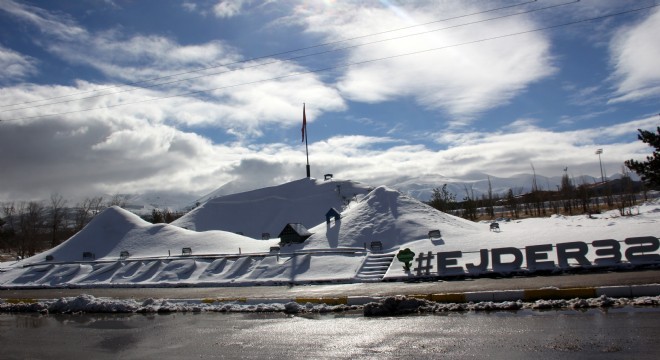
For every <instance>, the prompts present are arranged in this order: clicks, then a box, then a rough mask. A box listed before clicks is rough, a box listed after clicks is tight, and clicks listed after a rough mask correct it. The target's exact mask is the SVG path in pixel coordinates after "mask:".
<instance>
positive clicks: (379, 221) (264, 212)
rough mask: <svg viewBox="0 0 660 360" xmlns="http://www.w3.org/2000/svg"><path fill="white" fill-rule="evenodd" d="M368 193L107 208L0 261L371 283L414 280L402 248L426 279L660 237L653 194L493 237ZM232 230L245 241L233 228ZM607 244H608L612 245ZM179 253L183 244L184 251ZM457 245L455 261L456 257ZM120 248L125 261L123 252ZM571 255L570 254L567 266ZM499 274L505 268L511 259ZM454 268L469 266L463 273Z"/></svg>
mask: <svg viewBox="0 0 660 360" xmlns="http://www.w3.org/2000/svg"><path fill="white" fill-rule="evenodd" d="M369 189H370V188H369V187H368V186H365V185H362V184H358V183H354V182H349V181H336V180H332V181H319V180H315V179H302V180H297V181H293V182H291V183H287V184H284V185H280V186H275V187H271V188H265V189H260V190H254V191H250V192H246V193H241V194H234V195H229V196H225V197H220V198H215V199H211V200H210V201H209V202H207V203H206V204H203V205H202V206H200V207H198V208H197V209H195V210H193V211H192V212H191V213H189V214H187V215H186V216H185V217H183V218H181V219H180V220H179V221H178V222H177V225H179V226H175V225H165V224H156V225H154V224H150V223H147V222H145V221H143V220H141V219H140V218H139V217H137V216H135V215H133V214H131V213H130V212H128V211H125V210H123V209H121V208H118V207H112V208H109V209H107V210H106V211H104V212H103V213H101V214H99V215H97V216H96V217H95V218H94V220H93V221H92V222H90V224H89V225H87V226H86V227H85V228H84V229H83V230H82V231H80V232H79V233H78V234H76V235H74V236H73V237H71V238H70V239H69V240H67V241H65V242H64V243H62V244H61V245H59V246H58V247H56V248H53V249H51V250H48V251H46V252H44V253H41V254H38V255H36V256H33V257H31V258H28V259H25V260H23V261H20V262H17V263H4V264H1V265H0V286H1V287H5V288H12V287H53V286H55V287H62V286H74V287H135V286H140V287H141V286H195V285H197V286H229V285H253V284H289V283H310V282H319V281H322V282H354V281H362V280H363V279H365V277H364V276H363V275H365V274H366V273H369V274H370V276H372V277H371V279H374V276H375V277H376V279H382V278H383V277H385V278H390V279H400V278H408V277H409V276H414V275H415V274H414V271H413V272H412V273H407V272H405V271H404V270H403V268H402V266H401V263H400V262H399V261H398V260H397V259H396V258H395V257H394V255H395V254H396V253H397V252H398V251H399V250H400V249H404V248H409V249H411V250H412V251H414V252H415V253H416V254H418V259H419V258H420V255H421V254H427V253H429V252H430V253H431V254H432V256H433V257H434V259H433V261H429V262H427V263H424V262H422V261H420V262H417V261H415V264H413V267H415V266H419V265H420V264H422V265H423V264H427V265H428V270H430V272H429V274H430V275H434V274H439V273H438V272H439V271H440V269H439V268H440V265H441V264H440V262H438V261H437V258H439V257H440V256H441V255H442V254H450V255H451V256H449V257H448V259H449V262H448V263H447V264H448V265H451V266H450V267H453V269H454V271H456V269H457V268H458V269H464V268H465V267H466V265H467V264H480V263H481V262H482V258H481V256H482V255H483V254H484V250H485V254H486V255H487V260H488V261H489V264H488V266H486V267H484V268H481V269H477V271H476V272H475V271H470V272H469V273H470V274H471V275H479V274H480V273H485V272H492V271H501V270H502V269H501V268H497V269H496V268H495V265H494V262H495V258H496V256H495V255H494V253H495V252H496V249H504V255H501V256H500V258H499V260H500V262H504V263H505V265H507V266H509V268H510V269H509V270H511V271H513V270H516V266H512V265H510V264H511V263H513V262H515V261H516V258H515V255H511V253H510V252H511V251H512V250H515V251H519V252H520V256H525V257H526V259H524V260H525V262H522V258H521V259H519V260H521V265H522V268H525V266H527V265H528V264H529V262H530V259H529V258H530V254H529V253H528V252H527V251H526V249H528V248H529V247H532V246H535V245H548V246H550V250H544V251H537V253H532V255H534V256H537V257H538V259H537V260H538V261H541V262H544V261H545V262H546V263H547V262H551V263H552V264H553V265H552V267H553V268H557V267H558V265H557V264H559V260H558V255H557V252H558V250H557V246H556V245H557V244H563V243H576V242H584V243H588V244H591V243H592V242H593V241H594V240H604V239H614V240H616V244H615V245H616V246H618V247H619V248H618V249H616V251H618V253H617V254H619V257H620V258H621V261H620V263H622V264H623V265H625V266H628V265H629V264H628V263H627V258H626V256H628V254H627V250H630V248H631V246H633V247H634V246H635V245H630V244H626V243H622V241H623V240H624V239H627V238H631V237H650V238H648V239H651V240H653V239H655V242H656V243H657V238H658V237H659V236H660V231H659V229H660V226H658V222H659V221H660V205H658V202H657V201H656V202H655V203H648V204H644V205H641V206H639V207H638V208H637V209H635V210H634V211H633V213H635V214H637V213H638V215H635V216H627V217H621V216H618V212H617V211H610V212H607V213H604V214H600V215H594V216H593V218H590V217H588V216H585V215H579V216H571V217H565V216H556V215H554V216H551V217H546V218H533V219H525V220H514V221H511V222H501V223H500V227H501V229H500V230H501V231H499V232H496V231H490V230H489V224H488V223H473V222H470V221H467V220H464V219H461V218H458V217H455V216H452V215H449V214H445V213H442V212H439V211H437V210H435V209H433V208H431V207H429V206H427V205H425V204H423V203H420V202H419V201H417V200H415V199H413V198H410V197H408V196H405V195H403V194H401V193H399V192H397V191H395V190H392V189H389V188H387V187H378V188H376V189H373V190H372V191H370V192H369ZM332 207H335V208H336V209H338V210H340V211H342V210H343V211H342V214H341V219H339V220H337V221H335V220H332V221H331V222H330V223H326V222H325V216H324V215H325V213H326V212H327V211H328V210H329V209H330V208H332ZM292 222H301V223H303V224H305V225H307V224H313V225H307V226H308V228H309V230H310V232H311V233H313V235H312V236H311V237H309V238H308V239H307V240H306V241H305V242H304V243H302V244H293V245H286V246H282V247H281V249H280V250H279V251H276V249H271V248H273V247H276V246H277V245H278V243H279V239H270V240H258V239H261V234H262V233H263V232H269V233H270V234H271V235H273V234H274V236H277V234H279V232H280V231H281V230H282V228H284V226H285V225H286V224H287V223H292ZM183 227H187V228H188V229H190V230H188V229H184V228H183ZM193 229H195V230H193ZM203 229H213V230H208V231H203ZM239 230H240V231H241V232H243V233H245V234H246V235H250V236H243V235H239V234H236V233H234V232H236V231H239ZM432 230H439V231H440V232H441V233H442V236H441V238H432V239H431V238H429V237H428V234H429V231H432ZM374 241H378V242H380V243H381V244H382V249H375V248H372V247H371V244H372V242H374ZM617 244H618V245H617ZM589 246H591V247H589V249H588V253H585V254H584V257H585V259H586V260H588V261H589V262H590V263H594V262H595V260H596V259H597V258H599V257H601V258H602V257H603V256H613V255H612V251H611V250H612V249H609V248H608V247H607V246H605V247H600V248H598V247H594V246H593V244H591V245H589ZM608 246H613V245H611V242H610V243H609V245H608ZM637 246H638V248H637V250H639V249H640V248H639V245H637ZM644 246H647V245H644ZM584 247H587V245H584ZM184 248H189V249H190V252H189V253H188V252H186V251H184ZM516 249H518V250H516ZM608 249H609V250H610V251H609V253H608V252H607V251H608ZM271 250H274V251H271ZM480 250H481V252H480ZM569 250H570V251H569V252H571V251H575V249H569ZM633 250H634V249H633ZM644 250H645V251H646V253H645V254H646V255H649V254H650V255H651V256H652V257H655V258H658V257H660V255H658V247H657V246H655V248H653V244H652V241H651V243H650V245H648V246H647V247H646V248H645V249H644ZM458 251H460V252H461V253H460V256H456V253H455V252H458ZM603 251H605V253H603ZM122 252H124V254H125V255H127V256H123V257H122V256H121V255H122ZM452 252H454V253H452ZM85 253H87V254H85ZM624 253H625V254H626V256H623V254H624ZM84 255H87V256H84ZM382 255H389V257H386V258H385V259H386V260H385V261H386V263H385V265H384V266H383V265H379V266H375V265H373V263H372V260H374V259H381V260H379V261H382V258H379V256H382ZM655 258H654V259H655ZM645 259H646V258H645ZM647 260H648V259H647ZM652 260H653V259H652ZM451 261H453V263H451ZM645 261H646V260H645ZM653 261H654V262H655V263H660V261H657V260H653ZM574 262H575V259H572V260H571V263H574ZM617 263H618V262H617ZM447 264H445V265H447ZM571 265H573V264H571ZM614 265H617V264H614ZM499 266H500V267H501V264H499ZM420 267H421V266H420ZM520 267H521V266H520V265H519V266H518V269H520ZM373 268H379V270H374V269H373ZM504 270H507V268H506V266H505V268H504ZM374 272H375V275H374ZM460 273H461V274H463V273H468V271H463V270H460Z"/></svg>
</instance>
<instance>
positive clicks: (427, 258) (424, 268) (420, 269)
mask: <svg viewBox="0 0 660 360" xmlns="http://www.w3.org/2000/svg"><path fill="white" fill-rule="evenodd" d="M415 260H417V267H416V268H415V269H413V270H415V271H417V276H422V275H429V274H430V273H431V269H433V265H432V263H431V260H433V252H432V251H429V252H428V254H427V255H424V253H419V256H418V257H417V259H415Z"/></svg>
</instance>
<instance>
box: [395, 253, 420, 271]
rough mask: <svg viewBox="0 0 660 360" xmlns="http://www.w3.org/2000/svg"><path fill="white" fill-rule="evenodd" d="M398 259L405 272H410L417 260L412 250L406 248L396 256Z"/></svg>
mask: <svg viewBox="0 0 660 360" xmlns="http://www.w3.org/2000/svg"><path fill="white" fill-rule="evenodd" d="M396 258H397V259H399V261H401V262H402V263H403V270H405V271H410V266H411V265H412V261H413V260H414V259H415V253H414V252H413V251H412V250H410V249H408V248H405V249H403V250H401V251H399V253H397V254H396Z"/></svg>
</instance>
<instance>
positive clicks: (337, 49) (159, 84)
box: [0, 0, 580, 113]
mask: <svg viewBox="0 0 660 360" xmlns="http://www.w3.org/2000/svg"><path fill="white" fill-rule="evenodd" d="M579 1H580V0H573V1H570V2H566V3H560V4H555V5H551V6H546V7H542V8H537V9H531V10H527V11H523V12H518V13H514V14H507V15H501V16H497V17H492V18H488V19H482V20H477V21H473V22H468V23H463V24H457V25H452V26H448V27H444V28H439V29H433V30H427V31H422V32H417V33H414V34H407V35H402V36H397V37H393V38H388V39H381V40H375V41H370V42H366V43H362V44H357V45H351V46H345V47H342V48H336V49H330V50H325V51H320V52H316V53H311V54H305V55H299V56H293V57H289V58H285V59H275V60H272V61H269V62H265V63H259V64H255V65H251V66H246V67H242V68H237V69H229V70H225V71H220V72H215V73H210V74H203V75H199V76H194V77H188V78H184V79H178V80H172V81H168V82H161V83H156V84H151V85H148V86H141V87H139V88H131V89H126V90H121V91H115V92H111V93H107V94H98V95H91V96H86V97H82V98H77V99H72V100H64V101H58V102H51V103H46V104H41V105H32V106H26V107H22V108H15V109H7V110H0V113H3V112H8V111H18V110H26V109H34V108H38V107H44V106H50V105H57V104H63V103H69V102H74V101H81V100H89V99H94V98H98V97H102V96H108V95H115V94H121V93H125V92H130V91H135V90H137V89H148V88H154V87H157V86H163V85H169V84H174V83H179V82H182V81H188V80H195V79H199V78H204V77H209V76H215V75H222V74H226V73H230V72H234V71H239V70H246V69H251V68H257V67H262V66H266V65H272V64H277V63H281V62H285V61H290V60H298V59H302V58H306V57H311V56H317V55H323V54H328V53H332V52H337V51H342V50H347V49H352V48H357V47H361V46H365V45H371V44H376V43H381V42H386V41H391V40H399V39H403V38H407V37H412V36H419V35H424V34H428V33H432V32H437V31H443V30H448V29H453V28H458V27H463V26H468V25H474V24H478V23H484V22H488V21H493V20H500V19H503V18H507V17H512V16H519V15H523V14H529V13H532V12H538V11H542V10H548V9H552V8H557V7H560V6H566V5H571V4H574V3H577V2H579ZM491 11H492V10H491ZM464 16H468V15H463V16H461V17H464ZM438 21H442V20H438ZM438 21H434V22H438ZM434 22H432V23H434ZM427 24H429V23H427ZM417 26H421V25H415V26H409V27H407V28H402V29H409V28H412V27H417ZM392 31H398V30H390V31H385V32H381V33H377V34H382V33H386V32H392ZM367 36H373V35H364V36H361V37H367ZM357 38H360V37H357ZM357 38H353V39H357ZM345 41H347V40H341V41H336V42H334V43H339V42H345ZM318 46H323V45H318ZM318 46H313V47H318ZM313 47H308V48H306V49H310V48H313ZM246 61H247V60H246ZM207 69H210V68H206V70H207ZM188 73H192V71H191V72H188ZM172 76H173V75H172ZM168 77H170V76H168ZM164 78H167V77H161V78H160V79H164ZM118 87H120V86H118ZM99 91H100V90H99ZM92 92H94V91H92ZM68 96H70V95H64V96H62V97H68ZM51 99H53V98H51ZM46 100H48V99H45V100H35V102H38V101H46ZM6 106H9V105H6Z"/></svg>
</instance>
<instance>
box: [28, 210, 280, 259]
mask: <svg viewBox="0 0 660 360" xmlns="http://www.w3.org/2000/svg"><path fill="white" fill-rule="evenodd" d="M275 243H277V240H271V241H263V240H255V239H251V238H248V237H245V236H241V235H237V234H233V233H229V232H225V231H209V232H205V233H198V232H195V231H190V230H185V229H181V228H179V227H176V226H172V225H168V224H151V223H148V222H146V221H144V220H142V219H141V218H140V217H138V216H137V215H135V214H133V213H131V212H129V211H126V210H124V209H122V208H119V207H116V206H113V207H110V208H108V209H106V210H105V211H103V212H102V213H100V214H99V215H97V216H96V217H94V219H93V220H92V221H91V222H90V223H89V224H88V225H87V226H86V227H85V228H84V229H82V230H81V231H80V232H78V233H77V234H75V235H74V236H72V237H71V238H70V239H68V240H67V241H65V242H63V243H62V244H60V245H59V246H57V247H55V248H53V249H51V250H48V251H46V252H43V253H41V254H39V255H36V256H34V257H32V258H30V259H29V261H30V262H35V261H37V262H38V261H44V260H45V258H46V257H47V256H52V260H54V261H56V262H66V261H81V260H83V253H84V252H88V253H90V254H91V255H92V256H93V258H95V259H96V260H104V259H117V258H118V257H119V256H120V254H121V252H122V251H127V252H128V254H129V256H130V257H132V258H136V257H138V258H139V257H157V256H168V255H169V254H171V255H180V254H181V251H182V248H184V247H188V248H191V250H192V251H193V254H211V253H212V254H227V253H232V254H234V253H238V252H239V248H241V250H242V251H244V252H259V251H265V250H266V251H267V249H268V246H269V245H271V244H275ZM85 260H89V259H85Z"/></svg>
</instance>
